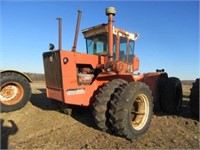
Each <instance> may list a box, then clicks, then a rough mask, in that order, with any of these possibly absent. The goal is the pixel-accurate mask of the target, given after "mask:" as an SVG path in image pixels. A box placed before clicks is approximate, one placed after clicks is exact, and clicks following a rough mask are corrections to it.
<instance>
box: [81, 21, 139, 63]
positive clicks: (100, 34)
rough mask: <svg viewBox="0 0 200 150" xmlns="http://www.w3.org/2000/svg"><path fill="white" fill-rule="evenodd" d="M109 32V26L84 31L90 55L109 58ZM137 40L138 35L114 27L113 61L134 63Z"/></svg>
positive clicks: (98, 26)
mask: <svg viewBox="0 0 200 150" xmlns="http://www.w3.org/2000/svg"><path fill="white" fill-rule="evenodd" d="M108 32H109V31H108V24H101V25H97V26H94V27H91V28H88V29H84V30H82V33H83V35H84V37H85V39H86V49H87V53H88V54H92V55H100V56H108V42H109V40H108ZM137 38H138V34H137V33H136V34H132V33H129V32H126V31H123V30H121V29H119V28H115V27H113V59H114V60H120V61H124V62H127V63H132V62H133V56H134V46H135V40H136V39H137ZM117 52H118V53H119V56H118V57H116V56H117V55H116V54H117Z"/></svg>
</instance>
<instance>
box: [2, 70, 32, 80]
mask: <svg viewBox="0 0 200 150" xmlns="http://www.w3.org/2000/svg"><path fill="white" fill-rule="evenodd" d="M6 72H14V73H17V74H20V75H22V76H23V77H25V78H26V79H27V80H28V81H29V82H30V83H32V82H33V81H32V80H31V78H30V77H29V76H28V75H26V74H25V73H23V72H20V71H16V70H1V71H0V73H6Z"/></svg>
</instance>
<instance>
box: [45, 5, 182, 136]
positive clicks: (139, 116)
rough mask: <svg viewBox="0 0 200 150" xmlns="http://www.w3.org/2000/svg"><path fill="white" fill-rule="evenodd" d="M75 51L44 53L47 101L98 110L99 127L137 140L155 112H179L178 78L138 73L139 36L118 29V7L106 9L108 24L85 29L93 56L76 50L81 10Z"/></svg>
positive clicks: (59, 20) (96, 114)
mask: <svg viewBox="0 0 200 150" xmlns="http://www.w3.org/2000/svg"><path fill="white" fill-rule="evenodd" d="M78 12H79V13H78V19H77V25H76V33H75V40H74V45H73V47H72V50H70V51H65V50H62V47H61V38H62V36H61V27H62V22H61V21H62V20H61V18H57V19H58V22H59V36H58V37H59V38H58V39H59V40H58V42H59V44H58V46H59V48H58V50H54V45H53V44H50V50H51V51H49V52H45V53H43V62H44V70H45V79H46V92H47V97H48V98H50V99H54V100H57V101H60V102H62V103H65V104H67V105H79V106H92V108H93V109H92V111H93V112H92V114H93V116H94V120H95V123H96V125H97V126H98V128H99V129H101V130H102V131H112V132H114V133H116V134H118V135H121V136H123V137H126V138H127V139H133V138H136V137H138V136H140V135H142V134H143V133H145V131H146V130H147V129H148V128H149V126H150V122H151V119H152V114H153V109H154V110H155V111H164V112H167V113H173V114H176V113H178V112H179V111H180V108H181V103H182V87H181V82H180V80H179V79H178V78H175V77H171V78H169V77H168V75H167V73H165V72H164V70H163V69H161V70H157V71H156V72H150V73H145V74H134V72H135V71H137V70H138V69H139V58H138V57H136V56H135V54H134V46H135V41H136V39H137V38H138V34H133V33H130V32H127V31H125V30H122V29H119V28H116V27H114V26H113V22H114V21H113V16H115V14H116V10H115V8H113V7H109V8H107V9H106V15H107V16H108V23H106V24H100V25H97V26H94V27H91V28H87V29H85V30H82V33H83V35H84V37H85V39H86V48H87V54H84V53H79V52H76V43H77V38H78V31H79V26H80V18H81V11H78ZM148 65H149V64H148Z"/></svg>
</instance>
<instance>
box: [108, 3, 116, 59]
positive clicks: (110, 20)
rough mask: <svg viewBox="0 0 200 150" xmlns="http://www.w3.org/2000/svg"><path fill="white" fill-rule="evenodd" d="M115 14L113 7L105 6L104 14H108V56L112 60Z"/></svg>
mask: <svg viewBox="0 0 200 150" xmlns="http://www.w3.org/2000/svg"><path fill="white" fill-rule="evenodd" d="M115 14H116V9H115V8H114V7H108V8H106V15H107V16H108V58H109V61H113V22H114V20H113V16H115Z"/></svg>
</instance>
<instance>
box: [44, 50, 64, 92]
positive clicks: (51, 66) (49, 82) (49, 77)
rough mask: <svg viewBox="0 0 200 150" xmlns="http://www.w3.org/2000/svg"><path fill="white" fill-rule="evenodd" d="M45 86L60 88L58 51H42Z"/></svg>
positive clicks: (60, 77)
mask: <svg viewBox="0 0 200 150" xmlns="http://www.w3.org/2000/svg"><path fill="white" fill-rule="evenodd" d="M43 63H44V73H45V80H46V86H47V87H52V88H58V89H60V88H62V76H61V61H60V51H52V52H45V53H43Z"/></svg>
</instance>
